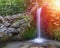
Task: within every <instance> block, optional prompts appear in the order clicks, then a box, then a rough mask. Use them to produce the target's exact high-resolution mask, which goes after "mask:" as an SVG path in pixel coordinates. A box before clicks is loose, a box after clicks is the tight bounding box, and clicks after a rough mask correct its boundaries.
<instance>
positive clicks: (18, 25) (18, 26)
mask: <svg viewBox="0 0 60 48" xmlns="http://www.w3.org/2000/svg"><path fill="white" fill-rule="evenodd" d="M0 17H1V18H0V33H2V32H3V33H5V34H6V35H8V36H14V35H17V36H18V35H19V34H21V33H23V32H24V31H25V30H26V29H27V27H30V26H29V25H30V23H31V21H32V20H33V19H32V16H31V15H28V14H25V13H24V14H17V15H12V16H5V17H2V16H0ZM0 37H3V35H2V34H1V35H0Z"/></svg>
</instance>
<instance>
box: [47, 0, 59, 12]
mask: <svg viewBox="0 0 60 48" xmlns="http://www.w3.org/2000/svg"><path fill="white" fill-rule="evenodd" d="M48 4H49V7H50V8H52V9H54V10H57V11H59V10H60V0H52V1H49V2H48Z"/></svg>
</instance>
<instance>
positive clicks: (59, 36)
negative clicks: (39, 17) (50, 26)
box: [53, 28, 60, 40]
mask: <svg viewBox="0 0 60 48" xmlns="http://www.w3.org/2000/svg"><path fill="white" fill-rule="evenodd" d="M53 36H54V37H55V40H60V28H57V29H55V30H54V35H53Z"/></svg>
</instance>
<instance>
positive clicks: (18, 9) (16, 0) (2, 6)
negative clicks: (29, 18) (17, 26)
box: [0, 0, 28, 16]
mask: <svg viewBox="0 0 60 48" xmlns="http://www.w3.org/2000/svg"><path fill="white" fill-rule="evenodd" d="M27 4H28V2H27V0H0V15H2V16H7V15H13V14H17V13H22V12H23V11H24V10H25V9H26V7H27Z"/></svg>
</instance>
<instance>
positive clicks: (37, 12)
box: [32, 8, 45, 43]
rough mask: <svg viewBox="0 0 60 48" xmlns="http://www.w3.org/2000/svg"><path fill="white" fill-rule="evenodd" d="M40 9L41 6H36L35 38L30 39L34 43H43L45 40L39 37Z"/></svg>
mask: <svg viewBox="0 0 60 48" xmlns="http://www.w3.org/2000/svg"><path fill="white" fill-rule="evenodd" d="M41 11H42V8H38V9H37V11H36V18H37V25H36V26H37V27H36V28H37V38H35V39H34V40H32V41H33V42H34V43H43V42H45V39H43V38H41V28H40V26H41V25H40V17H41Z"/></svg>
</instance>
